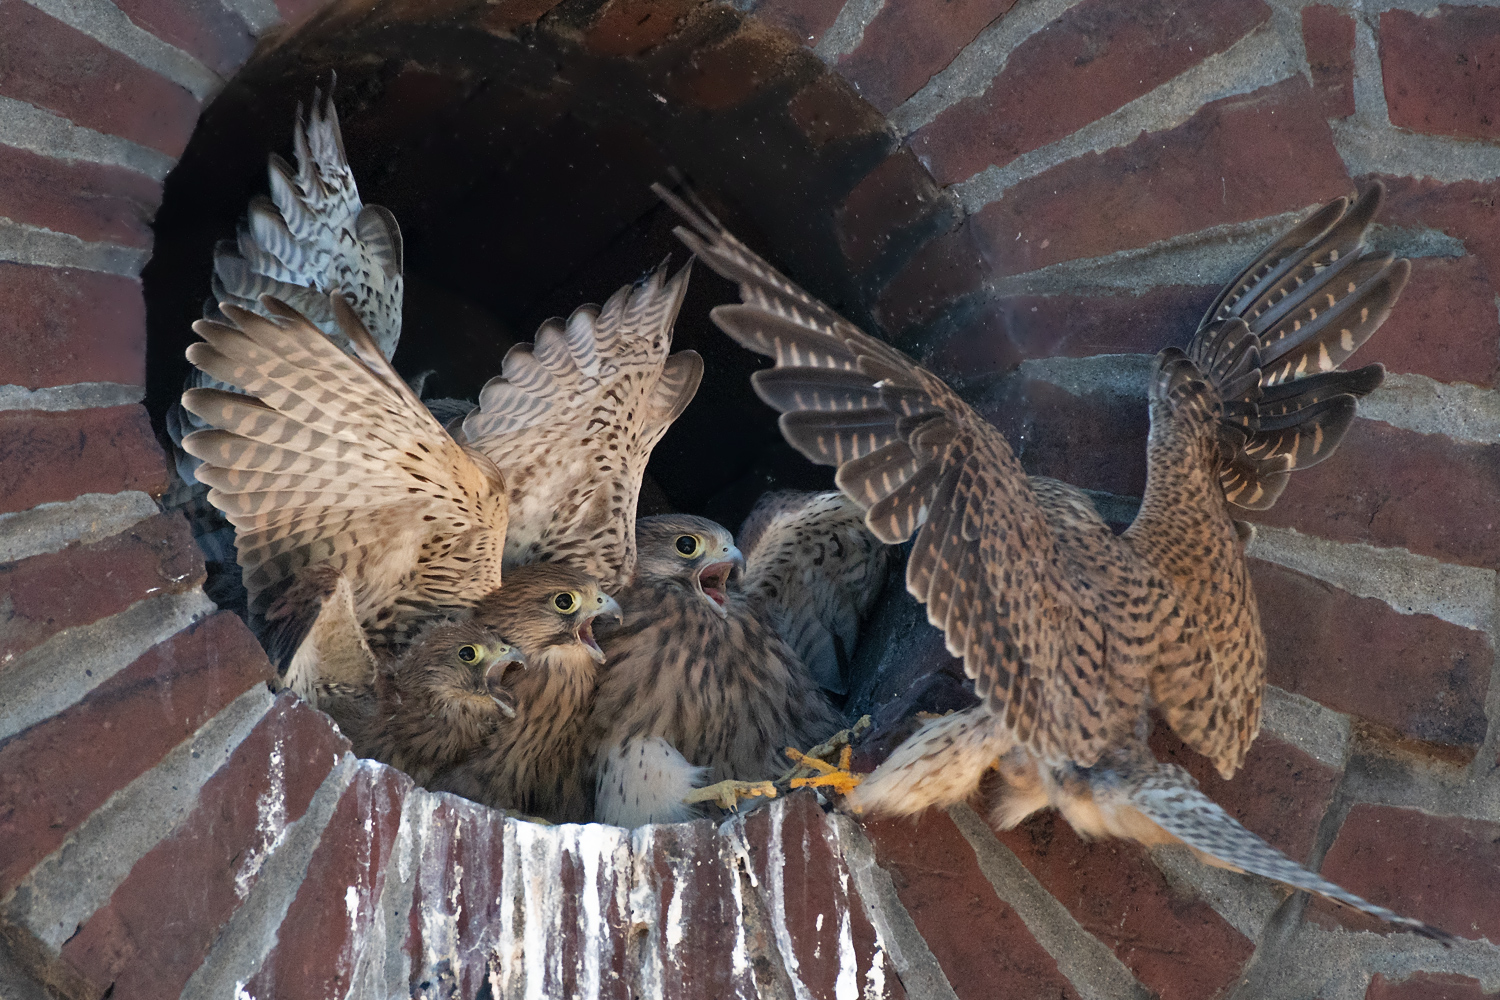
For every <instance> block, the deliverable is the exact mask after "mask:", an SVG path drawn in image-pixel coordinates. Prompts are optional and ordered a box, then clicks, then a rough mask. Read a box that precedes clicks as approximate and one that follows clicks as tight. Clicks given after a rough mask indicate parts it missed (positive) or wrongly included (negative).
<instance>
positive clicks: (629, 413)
mask: <svg viewBox="0 0 1500 1000" xmlns="http://www.w3.org/2000/svg"><path fill="white" fill-rule="evenodd" d="M690 272H691V266H688V267H684V268H682V270H680V271H678V272H677V274H675V275H673V277H672V278H671V280H667V271H666V264H665V263H663V265H662V266H661V267H659V268H657V269H656V270H655V271H654V272H652V273H651V274H650V275H649V276H647V278H646V279H645V280H644V281H642V282H641V283H640V284H638V285H635V286H626V287H625V288H622V289H620V290H619V291H618V292H616V293H615V294H614V295H613V296H611V297H610V299H609V301H608V302H606V303H605V304H604V305H603V307H602V308H601V307H595V306H581V307H580V308H578V309H577V310H575V311H574V312H573V315H572V316H570V317H568V319H567V321H566V322H564V321H562V320H559V319H552V320H548V321H547V322H546V323H543V324H542V326H541V329H539V330H538V331H537V335H536V340H535V342H534V343H532V344H518V345H517V346H516V347H514V348H512V349H511V350H510V351H509V352H508V353H507V354H506V355H505V362H504V364H503V366H502V369H501V374H500V375H499V376H498V377H497V378H494V379H491V380H490V382H489V383H488V384H487V385H486V386H485V387H484V389H483V390H482V391H481V392H480V394H479V406H478V408H477V409H475V410H474V411H473V412H472V413H470V414H469V415H468V416H467V417H466V418H465V419H464V421H463V425H462V427H461V429H460V430H459V431H458V432H457V436H458V439H459V440H460V441H462V442H464V443H466V444H468V445H469V446H471V447H473V448H475V449H477V450H478V451H481V452H483V453H484V454H486V455H488V456H489V457H490V458H491V459H492V460H494V462H495V464H496V465H497V466H499V468H500V470H501V472H502V474H503V475H504V476H505V480H506V483H507V485H508V486H509V489H510V493H509V496H510V526H509V529H508V534H507V535H506V539H505V565H506V567H507V568H508V567H510V566H518V565H523V564H525V563H531V562H541V561H546V562H564V563H568V564H569V565H572V566H576V567H578V568H579V569H581V570H583V571H584V572H586V573H588V574H589V575H590V576H592V577H594V578H595V579H596V580H598V581H599V582H600V584H601V585H603V586H604V588H605V589H606V590H608V591H611V592H613V591H615V590H617V589H618V588H620V587H623V586H624V585H625V583H626V582H627V581H628V580H629V579H630V575H631V572H632V570H633V569H634V565H635V511H636V500H637V498H638V497H639V495H640V492H641V478H642V476H644V475H645V472H646V461H647V459H649V458H650V456H651V451H652V449H653V448H655V447H656V443H657V442H658V441H660V440H661V436H662V435H663V434H665V433H666V431H667V428H668V427H670V426H671V425H672V422H673V421H674V420H676V419H677V418H678V416H680V415H681V414H682V411H683V410H684V409H685V408H686V407H687V405H688V403H690V402H691V401H692V399H693V395H694V393H696V392H697V391H698V381H699V379H700V378H701V377H702V375H703V360H702V359H701V358H700V357H699V356H698V355H697V353H695V352H693V351H680V352H678V353H677V354H673V355H671V356H668V351H670V350H671V347H672V325H673V323H675V322H676V320H677V311H678V309H680V308H681V306H682V297H683V295H685V294H686V292H687V283H688V276H689V274H690Z"/></svg>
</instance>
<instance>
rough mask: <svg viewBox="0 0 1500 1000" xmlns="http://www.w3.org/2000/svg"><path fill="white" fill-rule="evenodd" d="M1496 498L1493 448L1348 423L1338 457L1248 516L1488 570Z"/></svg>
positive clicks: (1497, 462) (1499, 483)
mask: <svg viewBox="0 0 1500 1000" xmlns="http://www.w3.org/2000/svg"><path fill="white" fill-rule="evenodd" d="M1497 495H1500V445H1480V444H1460V443H1457V442H1454V441H1452V440H1450V439H1448V438H1446V437H1444V436H1442V435H1439V434H1418V433H1416V432H1414V431H1405V430H1399V429H1397V428H1395V427H1392V426H1390V425H1389V424H1383V423H1380V422H1378V421H1374V420H1356V421H1355V422H1354V424H1353V426H1352V427H1350V428H1349V433H1348V434H1347V435H1346V436H1345V437H1344V441H1343V444H1341V445H1340V446H1339V450H1338V453H1337V454H1336V455H1334V456H1333V457H1332V458H1330V459H1328V460H1327V461H1325V462H1323V463H1322V464H1321V465H1317V466H1314V467H1313V468H1311V469H1307V470H1304V471H1302V472H1298V473H1296V474H1295V475H1294V476H1292V481H1291V483H1290V484H1289V485H1288V486H1287V488H1286V492H1285V493H1283V494H1282V495H1281V499H1280V500H1279V501H1277V503H1276V506H1275V507H1273V508H1271V509H1270V510H1268V511H1264V512H1259V513H1255V514H1253V515H1247V516H1250V517H1252V518H1253V519H1254V520H1257V521H1260V522H1262V523H1264V524H1274V525H1277V526H1281V527H1290V528H1296V529H1297V530H1298V531H1303V532H1306V533H1307V534H1309V535H1318V536H1320V537H1322V538H1332V539H1334V540H1335V541H1340V542H1367V543H1369V544H1370V545H1377V546H1381V547H1385V548H1403V549H1409V550H1411V551H1412V552H1416V553H1418V554H1420V555H1426V556H1433V557H1435V558H1437V559H1441V560H1443V561H1444V562H1452V563H1462V564H1464V565H1469V566H1484V567H1493V566H1494V565H1495V564H1496V561H1497V560H1500V531H1496V530H1495V529H1496V525H1497V521H1500V517H1497V511H1496V508H1495V503H1494V498H1495V497H1496V496H1497Z"/></svg>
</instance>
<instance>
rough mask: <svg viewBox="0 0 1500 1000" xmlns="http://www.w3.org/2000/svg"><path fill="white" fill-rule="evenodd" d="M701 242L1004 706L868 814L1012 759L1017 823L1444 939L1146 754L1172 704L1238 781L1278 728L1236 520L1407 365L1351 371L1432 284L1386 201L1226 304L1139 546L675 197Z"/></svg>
mask: <svg viewBox="0 0 1500 1000" xmlns="http://www.w3.org/2000/svg"><path fill="white" fill-rule="evenodd" d="M658 191H659V193H661V195H662V196H663V197H664V198H665V199H666V200H667V201H668V202H670V203H671V204H672V205H673V207H674V208H676V209H677V211H678V212H679V213H681V214H682V216H683V217H684V218H685V219H686V220H687V221H688V223H689V227H688V228H679V229H678V230H677V233H678V235H679V236H680V237H681V238H682V240H683V241H684V242H685V243H686V244H687V245H688V247H689V248H690V249H692V250H693V251H694V252H695V253H697V254H698V255H699V257H700V258H701V259H702V260H703V261H704V263H706V264H708V265H709V266H710V267H712V268H713V269H714V270H716V271H718V272H719V273H720V274H721V275H723V276H724V277H726V278H728V279H730V280H731V281H734V282H736V283H737V284H738V285H739V289H740V298H741V300H742V304H740V305H732V306H720V307H718V308H717V309H715V310H714V312H713V318H714V320H715V322H716V323H717V324H718V325H719V327H720V328H721V329H722V330H724V332H725V333H727V334H728V335H729V336H730V337H732V338H733V339H735V340H736V341H738V342H739V343H741V344H742V345H744V346H746V347H748V348H750V349H751V350H754V351H757V352H759V353H761V354H765V355H768V356H770V357H772V358H774V359H775V360H776V366H775V367H774V368H772V369H768V370H763V371H759V372H757V373H756V374H755V375H754V376H753V378H754V385H755V388H756V391H757V392H758V393H759V395H760V396H761V398H762V399H763V400H765V401H766V402H767V403H769V404H770V405H771V406H773V407H775V408H776V409H778V410H780V411H781V412H782V416H781V420H780V426H781V430H782V433H783V435H784V436H785V437H786V438H787V440H788V441H789V442H790V443H791V444H792V445H793V446H794V447H796V448H797V449H798V450H799V451H801V452H802V454H803V455H805V456H806V457H808V458H809V459H811V460H812V461H814V462H817V463H820V464H825V465H833V466H836V467H837V469H838V471H837V474H836V476H835V482H837V484H838V486H839V488H840V489H841V490H843V492H844V493H845V494H846V495H847V496H848V497H849V498H850V499H852V500H854V501H855V502H857V503H858V504H859V505H860V506H861V507H863V508H865V509H866V523H867V524H868V525H869V527H870V530H871V531H873V532H874V533H875V535H876V536H878V537H879V538H880V539H881V540H883V541H885V542H888V543H891V544H895V543H899V542H903V541H906V540H907V539H909V538H911V537H912V536H913V535H915V536H916V540H915V542H914V544H913V547H912V551H911V554H910V557H909V559H908V562H907V570H906V582H907V589H908V590H910V591H911V593H912V595H913V596H915V597H916V598H917V599H918V600H919V601H922V602H923V603H925V604H926V605H927V615H928V620H929V621H930V622H931V623H932V624H933V625H935V626H937V627H938V628H940V629H942V630H943V631H944V633H945V634H946V638H947V645H948V650H949V651H950V652H951V653H952V654H953V655H954V656H957V657H961V658H962V659H963V662H964V667H965V670H966V671H967V673H968V675H969V677H970V678H972V679H973V681H974V687H975V693H976V694H977V695H978V696H979V697H980V699H981V704H980V705H978V706H976V707H975V708H972V709H969V710H967V711H964V712H959V713H955V714H953V715H949V716H946V717H944V718H941V719H936V720H933V721H931V722H929V723H927V724H926V725H925V726H924V727H923V728H922V729H920V730H918V731H917V733H916V734H914V735H913V736H912V737H911V739H909V740H908V741H907V742H906V743H905V744H903V745H902V746H901V747H899V748H898V749H897V751H896V753H895V754H894V755H892V757H891V758H890V760H888V761H887V762H886V763H885V764H883V765H881V767H880V768H879V769H877V770H876V771H875V772H874V773H873V774H872V775H871V776H869V777H868V778H867V779H866V780H865V781H864V783H863V784H861V785H860V786H859V787H857V788H856V789H854V791H853V792H852V793H851V795H850V796H849V799H848V801H849V803H850V804H851V805H852V806H853V807H854V808H856V809H858V810H864V811H868V812H871V813H890V814H908V813H914V812H919V811H921V810H922V809H925V808H927V807H928V806H930V805H947V804H951V803H954V802H957V801H962V800H963V799H965V798H967V797H968V796H969V795H970V794H972V793H973V792H974V791H975V790H976V788H977V787H978V785H979V782H980V779H981V777H982V776H983V775H984V774H985V772H987V771H988V770H989V769H990V768H991V767H993V766H995V765H996V764H997V763H998V765H999V769H1000V772H1001V775H1002V777H1003V778H1005V780H1006V784H1007V786H1008V787H1007V790H1006V792H1005V793H1004V795H1003V797H1002V801H1001V803H1000V806H999V808H998V809H997V810H996V812H995V814H994V817H993V818H994V820H995V821H996V822H998V823H999V824H1000V825H1002V826H1010V825H1013V824H1015V823H1017V822H1019V821H1020V820H1021V819H1022V818H1023V817H1025V816H1026V815H1028V814H1030V813H1031V812H1034V811H1035V810H1038V809H1042V808H1046V807H1049V806H1050V807H1053V808H1056V809H1058V810H1059V811H1061V812H1062V813H1063V815H1064V816H1065V817H1066V818H1067V819H1068V821H1069V822H1070V823H1071V824H1072V825H1073V826H1074V828H1075V829H1077V830H1078V831H1079V832H1080V833H1082V834H1083V835H1085V836H1105V835H1109V836H1120V837H1128V838H1131V839H1134V840H1139V841H1142V842H1145V843H1160V842H1181V843H1184V844H1186V845H1187V846H1189V847H1190V848H1192V849H1193V850H1194V851H1196V852H1198V854H1199V855H1200V856H1201V857H1204V858H1206V859H1208V860H1210V861H1212V862H1213V863H1215V864H1220V865H1224V866H1227V867H1231V868H1236V869H1240V870H1245V871H1250V872H1255V873H1258V874H1261V875H1264V876H1266V877H1269V878H1273V879H1276V880H1278V881H1281V882H1285V883H1287V884H1288V885H1292V886H1294V887H1297V888H1301V889H1307V890H1310V891H1312V892H1316V893H1319V894H1320V895H1323V896H1326V897H1328V898H1330V899H1333V900H1335V901H1337V902H1340V903H1344V904H1346V905H1349V906H1353V907H1356V908H1358V909H1361V910H1364V911H1366V912H1368V913H1371V914H1374V915H1376V916H1378V917H1381V918H1382V919H1385V920H1388V921H1390V922H1392V923H1394V924H1397V925H1399V926H1402V927H1405V928H1407V929H1410V930H1413V931H1416V932H1418V933H1423V934H1429V935H1433V936H1439V937H1441V936H1442V932H1440V931H1436V930H1435V929H1433V928H1430V927H1428V926H1426V925H1424V924H1422V923H1420V922H1418V921H1415V920H1409V919H1406V918H1404V917H1400V916H1398V915H1397V914H1395V913H1392V912H1391V911H1390V910H1387V909H1385V908H1383V907H1380V906H1376V905H1374V904H1371V903H1368V902H1366V901H1365V900H1362V899H1360V898H1359V897H1357V896H1354V895H1352V894H1350V893H1348V892H1345V891H1344V890H1343V889H1341V888H1339V887H1338V886H1336V885H1334V884H1332V883H1330V882H1328V881H1326V880H1324V879H1321V878H1319V877H1318V876H1317V875H1315V874H1313V873H1312V872H1309V871H1306V870H1305V869H1303V868H1302V867H1301V866H1299V865H1297V864H1296V863H1295V862H1293V861H1292V860H1291V859H1289V858H1286V857H1285V856H1283V855H1281V854H1280V853H1278V852H1277V851H1275V850H1274V849H1273V848H1271V847H1270V846H1269V845H1267V844H1266V843H1265V842H1264V841H1262V840H1261V839H1260V838H1258V837H1256V836H1255V835H1254V834H1252V833H1250V832H1249V831H1248V830H1246V829H1245V828H1244V827H1242V826H1241V825H1240V824H1239V823H1237V822H1235V820H1234V819H1232V818H1231V817H1230V816H1229V815H1228V814H1227V813H1225V812H1224V810H1223V809H1221V808H1219V806H1217V805H1216V804H1215V803H1213V802H1212V801H1211V800H1210V799H1208V798H1207V797H1206V796H1205V795H1203V794H1202V793H1201V792H1199V791H1198V789H1197V787H1196V785H1195V784H1194V782H1193V780H1192V778H1191V777H1190V776H1189V775H1188V774H1187V772H1186V771H1184V770H1183V769H1181V768H1179V767H1176V766H1173V765H1167V764H1162V763H1160V762H1159V761H1157V760H1156V759H1155V758H1154V757H1153V756H1152V755H1151V752H1150V750H1149V749H1148V748H1147V746H1146V742H1145V737H1146V732H1147V720H1148V714H1147V713H1148V712H1149V710H1150V709H1151V708H1153V707H1155V708H1156V709H1158V710H1159V711H1160V712H1161V715H1162V717H1163V718H1164V719H1165V720H1166V721H1167V722H1168V723H1169V724H1170V725H1171V727H1172V728H1173V729H1174V730H1175V731H1176V732H1177V734H1178V735H1179V736H1181V737H1182V739H1183V740H1184V741H1185V742H1186V743H1187V744H1188V745H1189V746H1192V747H1193V748H1194V749H1196V750H1198V751H1199V752H1200V753H1203V754H1205V755H1206V756H1208V757H1209V758H1210V759H1211V760H1213V761H1214V763H1215V764H1216V766H1217V767H1218V769H1219V771H1220V773H1222V774H1223V775H1224V776H1225V777H1229V776H1230V775H1232V774H1233V773H1234V772H1235V771H1236V770H1237V769H1238V768H1239V766H1240V764H1241V763H1242V762H1243V761H1244V758H1245V753H1246V751H1247V750H1248V749H1249V746H1250V742H1251V741H1252V740H1253V739H1254V738H1255V735H1256V733H1257V732H1258V731H1259V729H1260V714H1261V695H1262V691H1263V689H1264V686H1265V639H1264V636H1263V635H1262V633H1261V628H1260V620H1259V615H1258V612H1257V610H1256V604H1255V594H1254V592H1253V590H1252V589H1251V586H1250V580H1249V573H1248V569H1247V566H1246V560H1245V541H1246V539H1247V537H1248V536H1249V531H1248V529H1247V528H1246V527H1245V526H1243V525H1240V524H1238V523H1237V522H1236V521H1235V520H1234V519H1233V517H1232V515H1231V511H1230V504H1236V505H1238V506H1241V507H1246V508H1251V509H1263V508H1265V507H1269V506H1271V504H1273V503H1274V502H1275V500H1276V498H1277V496H1279V494H1280V492H1281V490H1282V489H1283V488H1284V487H1285V485H1286V482H1287V478H1288V475H1289V474H1290V472H1291V471H1292V470H1294V469H1298V468H1305V467H1307V466H1309V465H1312V464H1315V463H1317V462H1319V461H1322V460H1323V459H1325V458H1327V457H1328V456H1329V455H1331V454H1332V453H1333V451H1334V449H1335V448H1337V446H1338V443H1339V441H1340V440H1341V439H1342V437H1343V435H1344V432H1345V431H1346V430H1347V429H1348V427H1349V424H1350V422H1351V421H1352V420H1353V418H1354V411H1355V398H1356V397H1358V396H1362V395H1364V394H1366V393H1368V392H1370V391H1371V390H1372V389H1374V388H1375V387H1376V386H1377V385H1379V383H1380V380H1381V378H1382V376H1383V369H1381V368H1380V366H1378V365H1372V366H1369V367H1367V368H1363V369H1360V370H1358V371H1352V372H1343V371H1339V370H1338V366H1339V365H1340V364H1342V363H1343V362H1344V361H1345V359H1347V358H1348V357H1349V356H1350V355H1352V354H1353V353H1354V352H1355V351H1356V350H1357V349H1358V348H1359V347H1360V346H1361V345H1362V344H1363V343H1364V342H1365V340H1366V339H1368V338H1369V336H1370V335H1371V334H1372V333H1374V332H1375V330H1376V328H1378V327H1379V326H1380V324H1381V323H1382V322H1384V320H1385V318H1386V316H1387V315H1389V313H1390V310H1391V306H1392V305H1393V304H1394V302H1395V301H1396V297H1397V296H1398V295H1399V294H1400V292H1401V289H1402V287H1403V286H1404V284H1405V283H1406V279H1407V276H1408V274H1409V272H1410V265H1409V264H1408V263H1407V262H1406V261H1404V260H1399V261H1398V260H1392V259H1391V257H1390V256H1389V255H1382V254H1372V253H1364V252H1362V243H1363V238H1364V232H1365V229H1366V227H1367V226H1368V225H1369V223H1370V220H1371V218H1372V217H1373V216H1374V214H1375V211H1376V209H1377V207H1378V206H1379V203H1380V198H1381V189H1380V187H1379V185H1375V186H1373V187H1372V188H1371V189H1370V190H1369V191H1368V192H1367V193H1366V194H1365V196H1364V197H1363V198H1361V199H1360V200H1359V201H1358V202H1357V203H1356V204H1355V205H1354V206H1353V207H1352V208H1351V207H1350V206H1349V204H1348V202H1347V201H1346V200H1345V199H1342V198H1340V199H1338V200H1337V201H1335V202H1333V203H1332V204H1330V205H1328V206H1326V207H1325V208H1323V209H1322V210H1321V211H1319V212H1317V213H1316V214H1315V215H1313V216H1312V217H1311V218H1310V219H1308V220H1307V221H1306V222H1304V223H1303V224H1301V225H1300V226H1298V227H1296V228H1295V229H1293V230H1292V231H1291V232H1290V233H1288V234H1287V235H1286V236H1285V237H1283V238H1282V239H1281V240H1278V241H1277V242H1276V243H1275V244H1274V245H1272V246H1271V247H1270V248H1269V249H1268V250H1267V251H1266V252H1265V253H1264V254H1262V255H1261V256H1260V258H1258V259H1257V260H1256V261H1254V262H1253V263H1252V264H1251V265H1250V266H1249V267H1248V268H1247V269H1246V270H1245V271H1244V273H1242V274H1241V275H1240V276H1239V277H1237V278H1236V279H1235V280H1234V281H1233V282H1231V283H1230V285H1229V286H1228V287H1226V288H1225V289H1224V291H1223V293H1222V294H1221V295H1220V296H1219V298H1218V300H1217V301H1215V302H1214V304H1213V305H1212V307H1210V309H1209V312H1208V315H1207V316H1205V317H1204V320H1203V322H1202V324H1201V325H1200V327H1199V329H1198V332H1197V335H1196V336H1195V337H1194V339H1193V342H1192V344H1191V345H1190V346H1189V348H1188V351H1187V352H1186V353H1184V352H1183V351H1180V350H1176V349H1167V350H1165V351H1162V352H1161V353H1160V354H1159V355H1158V356H1157V359H1156V365H1155V369H1154V372H1153V374H1152V379H1151V383H1150V385H1149V387H1148V398H1149V407H1150V416H1151V431H1150V438H1149V441H1148V445H1147V450H1148V453H1147V481H1146V491H1145V496H1144V498H1143V501H1142V504H1141V509H1140V513H1139V514H1138V516H1137V517H1136V519H1135V522H1134V523H1133V524H1132V525H1131V527H1130V528H1129V529H1128V530H1127V531H1126V532H1125V534H1124V535H1121V536H1116V535H1115V534H1114V533H1113V532H1112V531H1111V530H1110V529H1109V527H1108V526H1107V525H1106V524H1105V523H1104V521H1103V520H1102V519H1101V518H1100V517H1099V515H1098V514H1097V513H1096V511H1095V510H1094V507H1093V504H1092V503H1091V502H1090V501H1089V499H1088V497H1087V496H1086V495H1085V494H1084V493H1083V492H1082V491H1080V490H1077V489H1075V488H1073V487H1071V486H1068V485H1067V484H1065V483H1060V482H1057V481H1055V480H1050V479H1043V478H1040V477H1035V478H1033V477H1028V476H1027V475H1026V473H1025V472H1024V471H1023V470H1022V469H1021V466H1020V463H1018V462H1017V461H1016V458H1015V456H1014V455H1013V454H1012V453H1011V450H1010V447H1009V446H1008V445H1007V443H1006V441H1005V438H1004V437H1003V436H1002V435H1001V434H1000V432H999V431H998V430H996V429H995V428H994V427H993V426H992V425H990V424H989V423H988V422H986V421H985V420H984V419H983V418H982V417H980V416H979V415H978V414H977V413H975V412H974V410H973V409H971V408H970V407H969V406H968V404H967V403H965V402H964V401H963V400H962V399H960V398H959V397H958V395H957V394H955V393H954V392H953V390H952V389H950V388H949V387H948V386H947V385H945V384H944V383H943V381H942V380H941V379H939V378H938V377H937V376H935V375H933V374H932V373H931V372H928V371H927V370H925V369H923V368H922V367H921V366H919V365H917V364H916V363H915V362H914V361H912V359H910V358H909V357H907V356H906V355H905V354H902V353H901V352H900V351H897V350H896V349H894V348H892V347H890V346H889V345H887V344H885V343H882V342H881V341H879V340H876V339H875V338H873V337H870V336H868V335H867V334H865V333H863V332H861V331H860V330H859V329H857V328H856V327H855V326H854V325H853V324H851V323H849V322H848V321H847V320H845V319H843V318H842V317H840V316H839V315H838V314H837V313H835V312H834V311H833V310H831V309H829V308H828V307H827V306H826V305H824V304H823V303H821V302H819V301H817V300H816V299H814V298H812V297H811V296H809V295H808V294H807V293H806V292H804V291H802V289H800V288H798V287H797V286H796V285H794V284H792V283H791V282H790V281H788V280H787V279H786V278H785V277H784V276H783V275H781V274H780V273H778V272H777V271H776V270H775V269H774V268H772V267H771V266H770V265H769V264H768V263H766V262H765V261H764V260H763V259H761V258H760V257H759V256H757V255H756V254H755V253H754V252H753V251H751V250H750V249H749V248H747V247H746V246H745V245H744V244H743V243H741V242H739V241H738V240H737V239H735V238H734V237H733V236H732V235H730V234H729V233H728V232H727V231H726V230H725V229H724V228H723V226H722V225H720V224H719V222H718V220H716V219H714V218H713V217H712V216H711V215H709V214H708V213H707V212H706V211H703V210H701V206H700V207H698V208H694V207H689V206H688V205H686V204H684V203H683V202H682V201H681V200H680V199H678V198H676V197H675V196H673V195H671V194H670V193H668V192H666V191H665V190H663V189H661V188H658Z"/></svg>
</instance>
